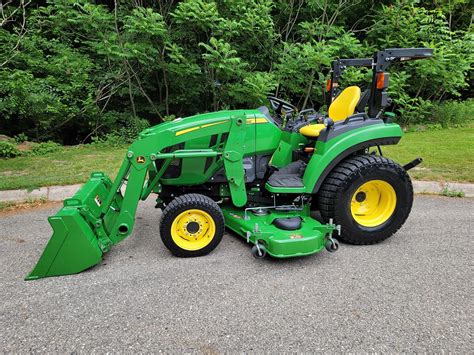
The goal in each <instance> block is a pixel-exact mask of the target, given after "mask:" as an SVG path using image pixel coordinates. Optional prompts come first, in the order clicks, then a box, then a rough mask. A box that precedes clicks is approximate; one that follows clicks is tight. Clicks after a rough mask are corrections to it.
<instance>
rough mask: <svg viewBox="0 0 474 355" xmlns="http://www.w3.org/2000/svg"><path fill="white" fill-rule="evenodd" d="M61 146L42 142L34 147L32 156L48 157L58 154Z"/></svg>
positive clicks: (50, 142)
mask: <svg viewBox="0 0 474 355" xmlns="http://www.w3.org/2000/svg"><path fill="white" fill-rule="evenodd" d="M60 147H61V146H60V145H59V144H58V143H56V142H52V141H48V142H42V143H38V144H35V145H33V147H32V148H31V151H30V154H32V155H46V154H49V153H53V152H57V151H58V150H59V148H60Z"/></svg>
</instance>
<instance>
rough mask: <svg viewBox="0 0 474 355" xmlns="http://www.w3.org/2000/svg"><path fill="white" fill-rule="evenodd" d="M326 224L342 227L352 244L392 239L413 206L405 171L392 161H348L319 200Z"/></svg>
mask: <svg viewBox="0 0 474 355" xmlns="http://www.w3.org/2000/svg"><path fill="white" fill-rule="evenodd" d="M317 203H318V208H319V210H320V212H321V215H322V217H323V218H324V220H325V221H326V222H329V219H331V218H332V219H333V220H334V223H336V224H340V225H341V236H340V239H342V240H343V241H345V242H348V243H351V244H374V243H378V242H381V241H382V240H385V239H387V238H388V237H390V236H391V235H393V234H394V233H395V232H396V231H397V230H398V229H399V228H400V227H401V226H402V225H403V223H404V222H405V220H406V219H407V217H408V215H409V214H410V211H411V207H412V204H413V187H412V184H411V181H410V177H409V176H408V174H407V173H406V171H405V170H404V169H403V168H402V167H401V166H399V165H398V164H396V163H395V162H393V161H392V160H390V159H387V158H384V157H380V156H376V155H361V156H355V157H352V158H349V159H346V160H345V161H343V162H342V163H340V164H339V165H338V166H337V167H336V168H335V169H334V170H333V171H332V172H331V173H330V174H329V176H328V177H327V178H326V180H325V181H324V183H323V185H322V186H321V189H320V190H319V192H318V196H317Z"/></svg>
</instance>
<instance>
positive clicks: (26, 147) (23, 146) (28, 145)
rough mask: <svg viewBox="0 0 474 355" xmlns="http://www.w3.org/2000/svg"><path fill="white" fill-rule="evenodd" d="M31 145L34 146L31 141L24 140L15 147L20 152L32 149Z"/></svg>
mask: <svg viewBox="0 0 474 355" xmlns="http://www.w3.org/2000/svg"><path fill="white" fill-rule="evenodd" d="M33 146H34V143H33V142H28V141H25V142H23V143H21V144H18V145H17V146H16V147H17V148H18V150H20V151H22V152H26V151H29V150H31V149H33Z"/></svg>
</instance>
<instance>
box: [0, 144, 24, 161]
mask: <svg viewBox="0 0 474 355" xmlns="http://www.w3.org/2000/svg"><path fill="white" fill-rule="evenodd" d="M20 155H21V152H20V151H19V150H18V149H17V147H16V146H15V144H13V143H11V142H8V141H0V158H7V159H8V158H15V157H17V156H20Z"/></svg>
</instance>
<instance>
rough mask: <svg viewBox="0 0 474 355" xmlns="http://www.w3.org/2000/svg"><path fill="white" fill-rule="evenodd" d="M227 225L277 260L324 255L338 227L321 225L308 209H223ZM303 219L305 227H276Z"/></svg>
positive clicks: (224, 207)
mask: <svg viewBox="0 0 474 355" xmlns="http://www.w3.org/2000/svg"><path fill="white" fill-rule="evenodd" d="M221 209H222V212H223V214H224V219H225V225H226V227H228V228H229V229H231V230H232V231H234V232H235V233H237V234H239V235H240V236H242V237H244V238H246V239H247V242H249V243H252V244H254V245H255V244H257V243H258V244H259V245H263V246H264V247H265V249H266V252H267V253H268V254H269V255H270V256H272V257H275V258H291V257H298V256H305V255H311V254H315V253H318V252H320V251H321V250H322V249H323V248H324V247H325V246H326V244H327V242H328V240H329V239H330V236H331V233H332V232H333V231H334V230H336V226H335V225H330V224H321V223H320V222H318V221H317V220H315V219H314V218H312V217H311V216H310V213H309V210H308V208H306V207H305V208H303V209H300V210H293V211H292V210H284V211H283V210H281V211H279V210H276V209H274V208H261V209H257V210H252V209H246V210H242V209H238V208H235V207H233V206H231V205H223V206H221ZM295 217H296V218H300V219H301V227H300V228H298V229H295V230H285V229H281V228H278V227H277V226H276V225H275V223H274V222H275V220H277V219H280V220H285V219H291V218H295Z"/></svg>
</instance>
